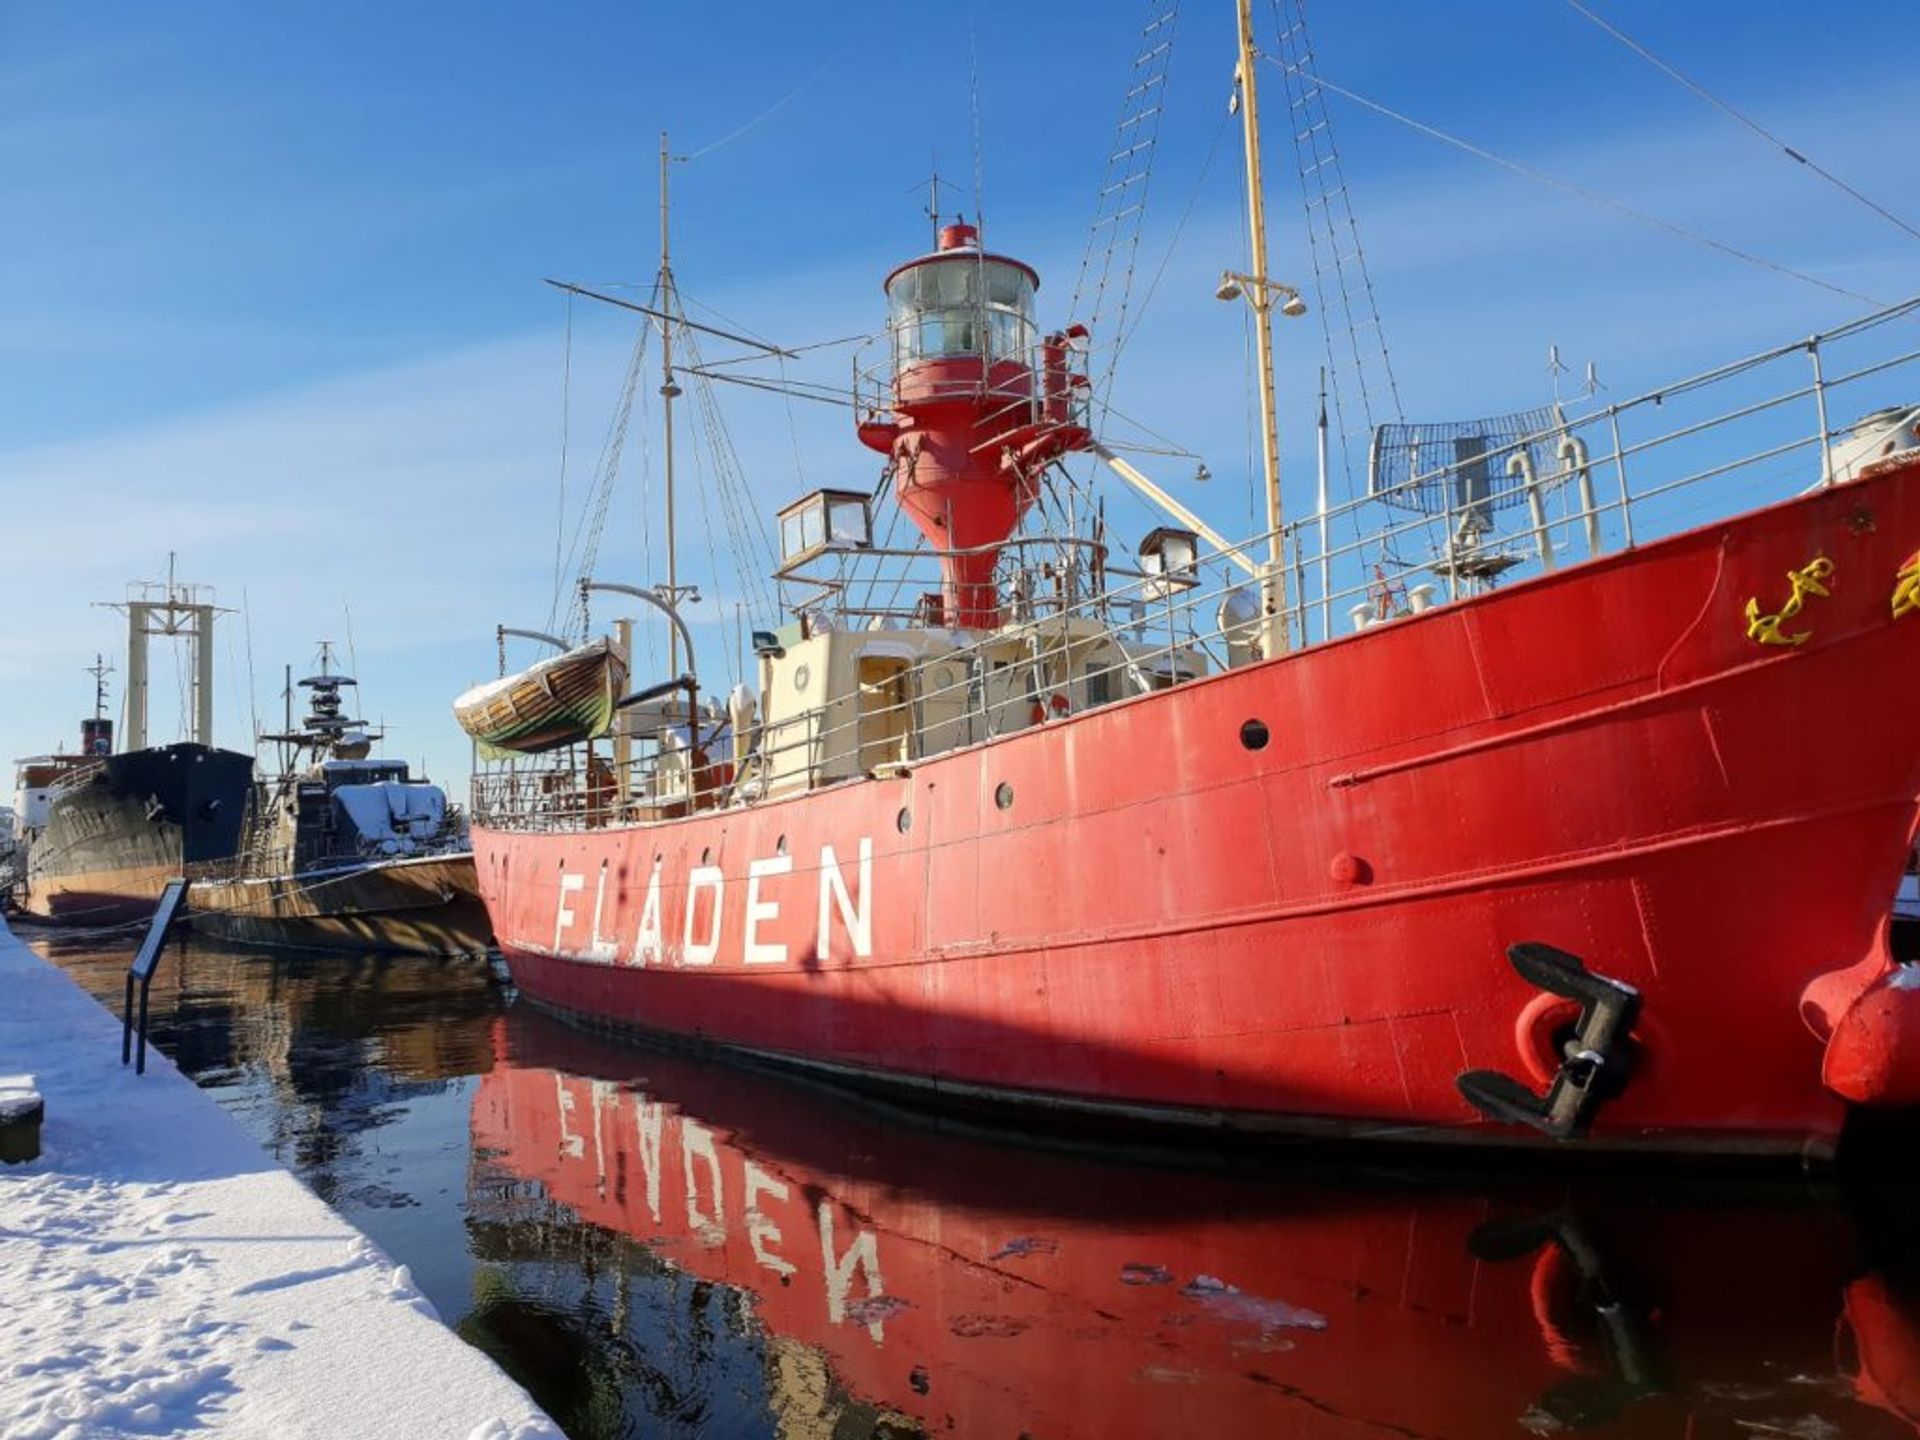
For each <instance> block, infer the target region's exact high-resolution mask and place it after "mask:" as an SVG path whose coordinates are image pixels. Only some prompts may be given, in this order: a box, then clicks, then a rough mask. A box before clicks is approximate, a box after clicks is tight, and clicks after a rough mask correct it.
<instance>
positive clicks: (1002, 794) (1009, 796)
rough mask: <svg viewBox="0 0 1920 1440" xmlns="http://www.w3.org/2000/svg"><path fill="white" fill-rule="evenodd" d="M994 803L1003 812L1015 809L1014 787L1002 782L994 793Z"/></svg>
mask: <svg viewBox="0 0 1920 1440" xmlns="http://www.w3.org/2000/svg"><path fill="white" fill-rule="evenodd" d="M993 803H994V804H996V805H998V806H999V807H1000V808H1001V809H1002V810H1011V809H1012V808H1013V786H1011V785H1009V784H1008V783H1007V782H1006V781H1004V780H1002V781H1001V782H1000V784H999V785H998V786H997V787H996V788H995V790H994V792H993Z"/></svg>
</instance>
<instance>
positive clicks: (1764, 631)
mask: <svg viewBox="0 0 1920 1440" xmlns="http://www.w3.org/2000/svg"><path fill="white" fill-rule="evenodd" d="M1914 559H1915V561H1916V562H1920V555H1916V556H1915V557H1914ZM1903 573H1904V572H1903ZM1916 574H1920V571H1917V572H1916ZM1832 579H1833V561H1831V560H1829V559H1828V558H1827V557H1826V556H1824V555H1820V556H1816V557H1815V558H1814V559H1812V560H1810V561H1808V562H1807V563H1806V564H1805V565H1803V566H1801V567H1800V568H1799V569H1798V570H1789V571H1788V572H1787V583H1788V584H1789V585H1791V586H1792V587H1793V593H1792V594H1791V595H1789V596H1788V597H1787V603H1786V604H1784V605H1782V606H1781V607H1780V609H1779V610H1778V611H1777V612H1775V613H1774V614H1772V615H1762V614H1761V613H1760V600H1759V597H1758V596H1756V597H1755V598H1753V599H1751V600H1749V601H1747V638H1748V639H1749V640H1752V641H1754V642H1755V643H1756V644H1760V645H1804V644H1806V643H1807V641H1809V640H1811V639H1812V638H1813V632H1812V631H1811V630H1802V631H1799V632H1798V633H1796V634H1792V635H1789V634H1787V633H1786V632H1785V631H1783V630H1781V628H1780V627H1781V626H1782V625H1784V624H1785V623H1786V622H1787V621H1789V620H1791V619H1793V617H1794V616H1796V615H1798V614H1799V613H1800V612H1801V610H1803V609H1804V608H1805V607H1806V603H1807V597H1808V596H1809V595H1813V596H1818V597H1819V598H1820V599H1822V600H1824V599H1826V598H1827V596H1828V595H1829V594H1830V593H1831V592H1830V591H1828V589H1827V583H1828V582H1829V581H1831V580H1832ZM1894 603H1895V606H1896V612H1897V607H1898V604H1899V601H1898V599H1897V598H1896V600H1895V602H1894ZM1915 603H1916V604H1920V599H1917V600H1916V602H1915Z"/></svg>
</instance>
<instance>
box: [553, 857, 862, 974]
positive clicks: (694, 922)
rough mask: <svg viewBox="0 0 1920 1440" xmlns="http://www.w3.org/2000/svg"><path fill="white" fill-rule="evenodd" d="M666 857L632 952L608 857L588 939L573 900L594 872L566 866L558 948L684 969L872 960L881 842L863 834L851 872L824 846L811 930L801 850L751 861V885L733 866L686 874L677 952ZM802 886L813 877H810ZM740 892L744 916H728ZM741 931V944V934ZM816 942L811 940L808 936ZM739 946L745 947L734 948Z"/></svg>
mask: <svg viewBox="0 0 1920 1440" xmlns="http://www.w3.org/2000/svg"><path fill="white" fill-rule="evenodd" d="M663 865H664V862H663V861H662V860H661V859H659V858H657V857H656V858H655V860H654V862H653V865H652V868H651V869H650V870H649V871H648V874H647V886H646V890H645V891H644V892H643V893H642V896H641V901H640V915H639V920H638V922H637V923H636V924H634V927H633V930H632V932H631V933H632V936H633V939H632V944H631V948H630V949H629V951H628V953H627V955H626V957H625V958H624V959H623V958H622V956H621V953H620V941H619V939H618V938H617V937H618V936H619V934H620V932H621V929H622V922H621V920H620V917H619V912H620V908H621V907H622V906H623V905H625V904H627V903H628V892H627V891H626V890H625V889H624V888H622V887H621V886H620V885H619V884H618V882H617V881H616V882H615V883H614V886H613V894H612V895H611V896H609V895H608V867H609V862H608V861H607V860H604V859H603V860H602V861H601V862H600V872H599V874H598V876H596V877H595V884H594V894H593V909H592V912H591V919H590V920H589V922H588V924H587V926H586V930H587V934H586V936H585V937H584V939H583V938H581V937H579V936H577V935H576V934H575V933H574V932H576V931H577V930H578V929H579V928H580V924H579V922H580V918H581V917H580V911H581V910H583V909H584V908H585V907H584V906H583V905H576V903H574V902H573V900H572V897H574V896H576V895H578V894H580V893H581V892H582V891H584V890H585V889H586V887H587V877H586V876H585V875H582V874H578V873H576V872H573V871H569V870H567V869H565V868H564V867H563V868H561V869H560V871H559V890H558V892H557V895H556V897H555V904H554V913H553V949H552V952H551V953H553V954H554V955H557V956H560V957H562V958H565V959H568V960H578V961H584V962H588V963H592V964H600V965H620V964H627V965H635V966H643V967H644V966H652V965H662V964H667V963H669V962H672V963H676V964H679V965H683V966H708V965H714V964H717V963H720V962H721V960H722V958H723V957H722V952H723V950H724V951H726V952H727V953H726V954H725V957H724V958H725V960H726V961H728V962H734V961H737V962H738V963H741V964H744V965H785V964H788V963H790V962H791V961H792V960H793V959H794V957H795V954H796V952H798V953H800V954H802V955H806V956H810V957H812V958H814V959H817V960H821V961H825V960H828V959H831V958H833V957H834V956H835V955H836V953H837V954H838V956H839V958H841V959H843V960H844V959H865V958H867V957H868V956H871V955H872V954H873V841H872V840H870V839H866V838H862V839H861V840H860V841H859V843H858V848H857V852H856V858H855V859H854V862H853V865H852V866H851V868H852V870H853V875H852V876H851V877H849V876H848V875H847V873H846V870H845V869H843V868H842V864H841V860H840V856H839V854H838V853H837V852H836V851H835V849H834V847H833V846H831V845H822V846H821V847H820V865H819V868H818V870H817V871H816V872H815V874H816V876H817V880H816V882H815V884H816V896H817V899H818V902H819V903H818V906H817V908H816V909H815V911H814V916H813V918H814V919H815V920H816V922H817V923H816V924H815V926H814V927H813V934H812V935H811V936H808V935H807V934H806V932H805V930H803V929H802V928H801V927H802V926H803V925H804V924H805V918H804V914H805V912H803V911H800V910H798V909H797V907H795V906H793V905H792V904H791V903H789V902H791V901H792V900H793V899H794V898H795V897H794V895H793V891H794V889H795V888H796V879H795V878H794V877H795V870H794V862H793V857H792V856H790V855H771V856H766V857H764V858H761V859H757V860H752V861H749V862H748V865H747V874H746V884H745V885H744V887H741V886H734V887H729V886H728V884H727V877H726V872H725V871H723V870H722V869H721V868H720V867H719V866H718V865H698V866H695V867H694V869H693V870H692V872H691V873H690V874H689V875H688V876H687V883H686V886H685V888H684V891H683V902H682V903H683V909H682V911H681V915H680V921H681V923H680V926H679V929H678V940H679V944H678V947H677V950H676V951H675V952H673V953H670V952H669V951H668V949H667V947H666V944H665V938H664V937H665V933H666V925H665V921H664V918H663V901H662V897H661V891H662V883H663V878H664V877H663ZM798 883H802V884H804V883H805V880H804V876H802V877H799V882H798ZM730 893H731V894H738V895H739V896H740V900H739V902H738V910H739V914H738V917H737V919H735V920H732V921H729V918H728V914H727V910H728V905H729V896H730ZM735 935H737V936H738V937H739V938H738V940H737V942H735V941H734V940H733V937H734V936H735ZM809 939H811V941H812V942H813V943H812V944H811V945H809V944H808V943H807V941H808V940H809ZM730 945H734V946H736V947H737V948H729V946H730Z"/></svg>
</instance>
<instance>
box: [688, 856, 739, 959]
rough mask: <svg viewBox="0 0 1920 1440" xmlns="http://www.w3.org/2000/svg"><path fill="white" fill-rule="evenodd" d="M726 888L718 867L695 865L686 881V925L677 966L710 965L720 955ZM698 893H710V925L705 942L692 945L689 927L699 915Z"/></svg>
mask: <svg viewBox="0 0 1920 1440" xmlns="http://www.w3.org/2000/svg"><path fill="white" fill-rule="evenodd" d="M726 888H727V877H726V876H725V875H723V874H722V873H721V871H720V867H719V866H718V865H696V866H695V867H694V870H693V873H692V874H691V875H689V876H688V877H687V923H686V928H685V930H684V931H682V933H681V937H680V939H681V946H680V963H681V964H683V965H711V964H713V960H714V957H715V956H716V955H718V954H719V953H720V921H721V915H722V901H723V900H724V899H725V898H726ZM702 890H711V891H713V923H712V925H710V926H709V927H708V928H707V938H706V939H705V940H702V941H701V942H700V943H699V944H695V943H694V939H693V927H694V924H695V922H696V920H697V919H698V917H699V914H700V892H701V891H702Z"/></svg>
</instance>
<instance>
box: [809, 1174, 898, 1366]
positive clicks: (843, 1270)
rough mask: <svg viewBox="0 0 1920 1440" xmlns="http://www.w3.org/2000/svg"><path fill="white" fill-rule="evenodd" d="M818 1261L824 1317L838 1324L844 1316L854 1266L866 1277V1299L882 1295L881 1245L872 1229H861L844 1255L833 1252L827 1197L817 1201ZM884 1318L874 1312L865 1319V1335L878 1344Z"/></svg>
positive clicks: (831, 1207)
mask: <svg viewBox="0 0 1920 1440" xmlns="http://www.w3.org/2000/svg"><path fill="white" fill-rule="evenodd" d="M820 1263H821V1265H822V1266H824V1267H825V1271H826V1277H827V1319H829V1320H831V1321H832V1322H833V1323H834V1324H836V1325H838V1324H839V1323H840V1322H841V1321H842V1320H845V1319H846V1318H847V1292H848V1291H849V1289H851V1288H852V1284H853V1272H854V1269H855V1267H858V1268H859V1269H860V1271H861V1272H862V1273H863V1274H864V1275H865V1276H866V1286H867V1298H869V1299H875V1298H878V1296H879V1295H880V1294H881V1281H880V1246H879V1243H878V1242H877V1241H875V1239H874V1238H873V1232H872V1231H871V1230H862V1231H860V1232H859V1233H858V1234H856V1235H855V1236H854V1237H853V1239H852V1240H851V1241H849V1242H848V1244H847V1251H846V1254H844V1255H842V1256H840V1257H839V1258H838V1259H835V1258H834V1254H833V1205H832V1204H831V1203H830V1202H829V1201H826V1200H822V1201H821V1202H820ZM885 1325H886V1319H885V1317H884V1316H883V1315H880V1314H875V1315H874V1317H873V1318H872V1319H870V1320H869V1321H867V1334H868V1335H870V1336H871V1337H872V1338H873V1343H874V1344H876V1345H878V1344H879V1343H880V1342H881V1341H882V1340H884V1339H885V1338H886V1336H885V1333H884V1327H885Z"/></svg>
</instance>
